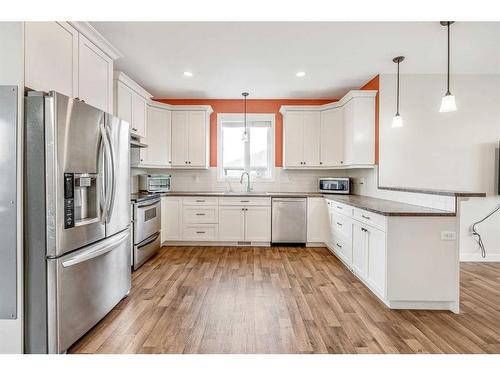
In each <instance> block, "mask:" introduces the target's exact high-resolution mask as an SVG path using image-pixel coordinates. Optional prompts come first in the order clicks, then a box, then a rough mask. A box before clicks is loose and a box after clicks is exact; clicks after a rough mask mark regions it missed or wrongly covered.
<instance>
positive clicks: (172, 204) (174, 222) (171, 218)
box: [161, 197, 182, 242]
mask: <svg viewBox="0 0 500 375" xmlns="http://www.w3.org/2000/svg"><path fill="white" fill-rule="evenodd" d="M180 240H182V197H162V198H161V242H164V241H180Z"/></svg>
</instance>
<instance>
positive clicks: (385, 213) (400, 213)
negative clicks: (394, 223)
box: [325, 195, 457, 217]
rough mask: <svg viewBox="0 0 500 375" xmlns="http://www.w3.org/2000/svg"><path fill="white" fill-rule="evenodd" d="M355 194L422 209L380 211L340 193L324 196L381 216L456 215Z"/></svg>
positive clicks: (373, 199)
mask: <svg viewBox="0 0 500 375" xmlns="http://www.w3.org/2000/svg"><path fill="white" fill-rule="evenodd" d="M351 196H353V195H351ZM355 196H356V197H363V198H366V199H367V200H372V201H379V202H390V204H399V205H403V206H412V207H420V208H421V209H422V211H420V212H418V211H403V210H401V211H382V210H377V209H375V208H372V207H370V206H369V205H366V204H361V203H357V202H352V201H348V200H346V199H345V197H346V196H341V195H339V196H331V195H329V196H325V198H326V199H331V200H333V201H336V202H339V203H343V204H346V205H348V206H353V207H356V208H360V209H362V210H365V211H370V212H373V213H376V214H379V215H383V216H406V217H408V216H419V217H455V216H457V215H456V212H452V211H443V210H438V209H435V208H430V207H425V206H417V205H413V204H409V203H402V202H397V201H390V200H387V199H380V198H374V197H368V196H365V195H355ZM426 210H427V211H426Z"/></svg>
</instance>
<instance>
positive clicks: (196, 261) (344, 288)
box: [69, 247, 500, 353]
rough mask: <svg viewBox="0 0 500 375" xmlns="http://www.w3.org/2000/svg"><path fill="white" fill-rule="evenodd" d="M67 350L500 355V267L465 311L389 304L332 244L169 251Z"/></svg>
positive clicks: (483, 272)
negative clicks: (346, 263)
mask: <svg viewBox="0 0 500 375" xmlns="http://www.w3.org/2000/svg"><path fill="white" fill-rule="evenodd" d="M132 285H133V286H132V290H131V293H130V295H129V296H128V297H127V298H125V299H124V300H123V301H122V302H120V304H119V305H118V306H116V307H115V308H114V309H113V310H112V311H111V312H110V313H109V314H108V315H107V316H106V317H105V318H104V319H103V320H102V321H101V322H100V323H99V324H98V325H97V326H95V327H94V328H93V329H92V330H91V331H90V332H89V333H88V334H87V335H86V336H84V337H83V338H82V339H81V340H80V341H79V342H77V343H76V344H75V345H74V346H73V347H72V348H71V349H70V350H69V352H70V353H500V263H463V264H462V266H461V313H460V314H459V315H456V314H453V313H451V312H442V311H421V310H389V309H388V308H387V307H385V305H383V304H382V303H381V302H379V301H378V299H377V298H376V297H375V296H374V295H372V294H371V292H370V291H369V290H368V289H367V288H366V287H365V286H363V285H362V284H361V283H360V282H359V281H358V280H357V279H356V278H355V277H354V276H353V275H352V274H351V273H350V272H349V271H348V270H347V269H346V268H345V267H344V266H343V265H342V264H341V262H340V261H339V260H338V259H337V258H336V257H334V256H333V255H332V254H331V253H330V252H329V251H328V250H327V249H325V248H294V247H292V248H290V247H273V248H253V247H244V248H236V247H169V248H163V249H162V250H161V252H160V253H159V254H158V255H157V256H156V257H155V258H153V259H151V260H150V261H149V262H148V263H146V264H145V265H144V266H143V267H142V268H140V269H139V270H138V271H137V272H135V273H134V274H133V281H132Z"/></svg>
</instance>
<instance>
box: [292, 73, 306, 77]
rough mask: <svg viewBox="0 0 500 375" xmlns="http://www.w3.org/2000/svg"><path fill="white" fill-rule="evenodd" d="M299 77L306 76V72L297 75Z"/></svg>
mask: <svg viewBox="0 0 500 375" xmlns="http://www.w3.org/2000/svg"><path fill="white" fill-rule="evenodd" d="M295 75H296V76H297V77H304V76H305V75H306V72H297V73H295Z"/></svg>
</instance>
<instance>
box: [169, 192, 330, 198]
mask: <svg viewBox="0 0 500 375" xmlns="http://www.w3.org/2000/svg"><path fill="white" fill-rule="evenodd" d="M161 196H163V197H166V196H171V197H175V196H185V197H186V196H187V197H189V196H196V197H269V198H308V197H309V198H310V197H320V198H321V197H322V196H323V194H321V193H317V192H250V193H247V192H244V191H242V192H223V191H169V192H168V193H161Z"/></svg>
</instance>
